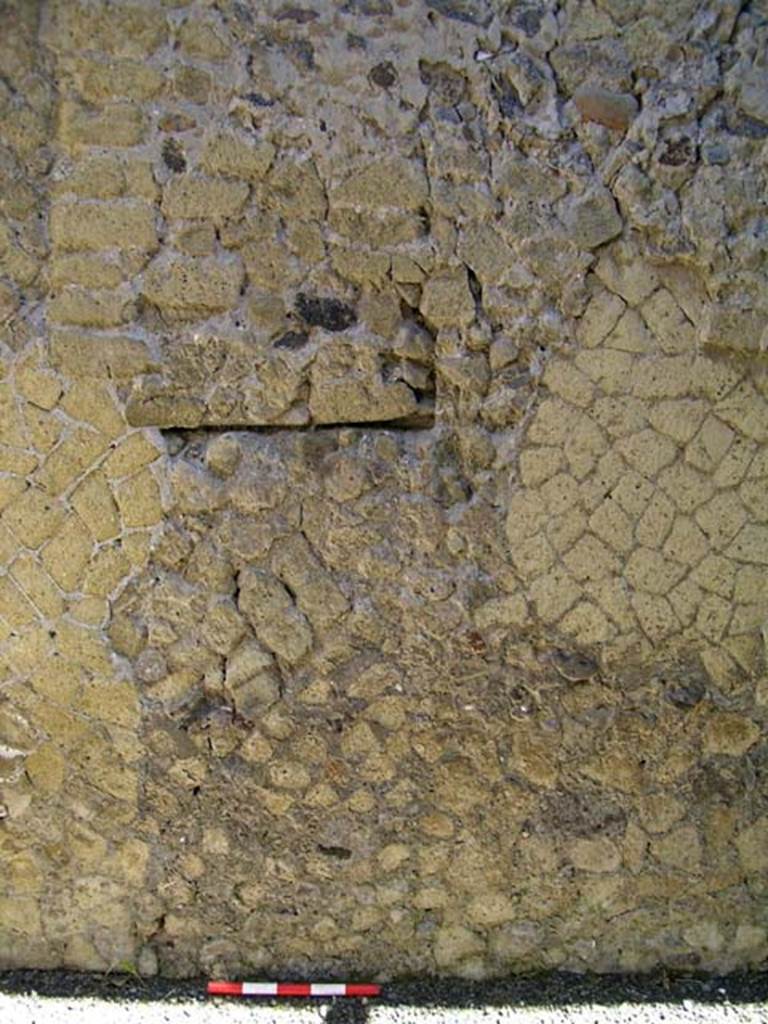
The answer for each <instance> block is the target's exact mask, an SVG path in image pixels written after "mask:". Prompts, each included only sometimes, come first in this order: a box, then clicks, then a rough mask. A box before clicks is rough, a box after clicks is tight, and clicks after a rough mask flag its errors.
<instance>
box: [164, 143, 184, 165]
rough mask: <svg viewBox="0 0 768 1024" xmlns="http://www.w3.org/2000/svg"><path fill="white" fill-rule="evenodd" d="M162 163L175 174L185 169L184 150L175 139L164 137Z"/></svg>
mask: <svg viewBox="0 0 768 1024" xmlns="http://www.w3.org/2000/svg"><path fill="white" fill-rule="evenodd" d="M162 153H163V163H164V164H165V166H166V167H168V168H169V169H170V170H172V171H174V172H175V173H176V174H181V172H182V171H186V169H187V161H186V159H185V157H184V152H183V150H182V148H181V146H180V145H179V144H178V142H177V141H176V139H166V140H165V142H164V143H163V150H162Z"/></svg>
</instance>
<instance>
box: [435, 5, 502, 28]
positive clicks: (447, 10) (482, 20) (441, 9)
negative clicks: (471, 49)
mask: <svg viewBox="0 0 768 1024" xmlns="http://www.w3.org/2000/svg"><path fill="white" fill-rule="evenodd" d="M426 4H427V7H431V8H432V10H433V11H437V13H438V14H442V15H443V16H444V17H446V18H451V19H452V20H453V21H464V22H466V23H467V24H468V25H480V26H481V27H482V28H485V27H486V26H487V25H490V23H491V21H492V20H493V11H492V10H491V8H490V5H489V4H488V3H487V2H486V0H426Z"/></svg>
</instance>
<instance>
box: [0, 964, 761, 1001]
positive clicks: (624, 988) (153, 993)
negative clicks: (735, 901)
mask: <svg viewBox="0 0 768 1024" xmlns="http://www.w3.org/2000/svg"><path fill="white" fill-rule="evenodd" d="M286 980H290V979H286ZM302 980H306V979H302ZM310 980H312V979H310ZM0 991H1V992H9V993H10V992H14V993H24V992H30V993H31V992H34V993H37V994H38V995H41V996H64V997H67V998H71V997H76V996H92V997H96V998H99V999H135V1000H160V1001H185V1000H206V999H208V998H209V997H208V996H207V995H206V994H205V980H204V979H200V978H194V979H166V978H146V979H145V978H138V977H134V976H132V975H126V974H88V973H78V972H74V971H5V972H3V971H0ZM683 999H692V1000H695V1001H696V1002H701V1003H723V1002H730V1003H761V1002H765V1003H768V969H766V970H759V971H753V972H742V973H734V974H729V975H726V976H725V977H717V976H714V975H702V974H665V973H655V974H633V975H618V974H604V975H595V974H564V973H556V972H549V973H546V974H528V975H516V976H514V977H511V978H507V979H503V980H500V981H484V982H470V981H465V980H462V979H458V978H414V979H401V980H398V981H392V982H390V983H388V984H385V985H384V986H383V994H382V996H381V998H380V999H378V1000H376V1002H380V1003H390V1004H399V1005H406V1006H462V1007H468V1006H479V1007H482V1006H563V1005H568V1004H571V1005H578V1004H583V1003H595V1004H598V1005H612V1004H616V1003H657V1002H658V1003H664V1002H667V1003H669V1002H680V1001H681V1000H683ZM281 1001H282V1002H284V1001H285V1000H281ZM260 1002H261V1000H260Z"/></svg>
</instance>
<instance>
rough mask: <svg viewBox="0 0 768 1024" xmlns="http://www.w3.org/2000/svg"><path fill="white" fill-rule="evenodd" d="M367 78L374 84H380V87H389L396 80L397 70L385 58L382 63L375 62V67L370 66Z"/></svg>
mask: <svg viewBox="0 0 768 1024" xmlns="http://www.w3.org/2000/svg"><path fill="white" fill-rule="evenodd" d="M369 78H370V79H371V81H372V82H373V84H374V85H380V86H381V88H382V89H389V88H391V86H393V85H394V84H395V82H396V81H397V71H395V68H394V66H393V65H392V64H390V62H389V61H388V60H387V61H384V63H383V64H377V65H376V67H375V68H371V73H370V75H369Z"/></svg>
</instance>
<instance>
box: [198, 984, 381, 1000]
mask: <svg viewBox="0 0 768 1024" xmlns="http://www.w3.org/2000/svg"><path fill="white" fill-rule="evenodd" d="M380 994H381V985H367V984H363V985H361V984H346V983H344V982H341V983H336V982H316V981H312V982H308V981H299V982H294V981H209V982H208V995H209V996H320V997H322V996H378V995H380Z"/></svg>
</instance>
